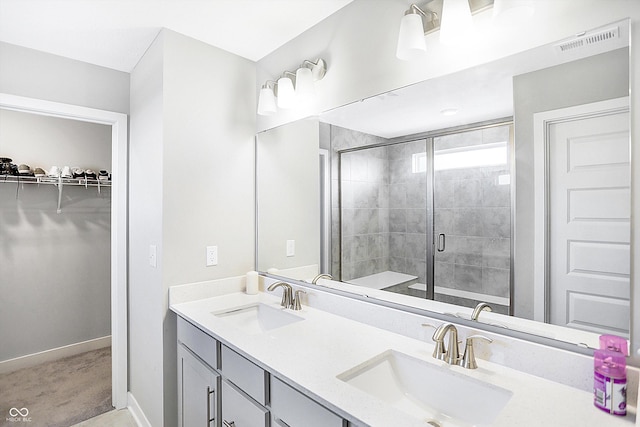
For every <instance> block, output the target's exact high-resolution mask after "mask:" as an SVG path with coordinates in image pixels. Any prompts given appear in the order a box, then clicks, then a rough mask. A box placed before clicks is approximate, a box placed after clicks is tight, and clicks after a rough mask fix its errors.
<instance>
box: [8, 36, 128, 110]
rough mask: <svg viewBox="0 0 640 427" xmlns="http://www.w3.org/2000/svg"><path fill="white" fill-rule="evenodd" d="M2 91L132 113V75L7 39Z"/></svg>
mask: <svg viewBox="0 0 640 427" xmlns="http://www.w3.org/2000/svg"><path fill="white" fill-rule="evenodd" d="M0 93H8V94H12V95H19V96H24V97H27V98H35V99H44V100H47V101H55V102H61V103H65V104H71V105H80V106H83V107H91V108H97V109H100V110H107V111H115V112H118V113H128V112H129V74H127V73H123V72H121V71H115V70H111V69H109V68H104V67H99V66H97V65H91V64H87V63H85V62H80V61H76V60H73V59H69V58H64V57H62V56H57V55H52V54H49V53H44V52H40V51H37V50H33V49H27V48H24V47H21V46H16V45H12V44H8V43H3V42H0Z"/></svg>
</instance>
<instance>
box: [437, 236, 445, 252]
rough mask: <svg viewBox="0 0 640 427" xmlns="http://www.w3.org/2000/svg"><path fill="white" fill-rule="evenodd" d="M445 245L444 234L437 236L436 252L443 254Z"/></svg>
mask: <svg viewBox="0 0 640 427" xmlns="http://www.w3.org/2000/svg"><path fill="white" fill-rule="evenodd" d="M446 245H447V237H446V236H445V235H444V233H440V234H438V247H437V250H438V252H444V249H445V247H446Z"/></svg>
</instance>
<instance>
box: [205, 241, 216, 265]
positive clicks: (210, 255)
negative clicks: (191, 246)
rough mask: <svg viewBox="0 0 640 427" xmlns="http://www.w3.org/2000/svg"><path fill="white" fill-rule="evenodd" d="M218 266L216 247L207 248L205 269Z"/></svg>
mask: <svg viewBox="0 0 640 427" xmlns="http://www.w3.org/2000/svg"><path fill="white" fill-rule="evenodd" d="M213 265H218V247H217V246H207V267H211V266H213Z"/></svg>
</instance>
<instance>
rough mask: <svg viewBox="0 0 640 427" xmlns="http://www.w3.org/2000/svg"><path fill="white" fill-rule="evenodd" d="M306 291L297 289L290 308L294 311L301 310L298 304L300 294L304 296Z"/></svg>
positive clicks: (300, 305)
mask: <svg viewBox="0 0 640 427" xmlns="http://www.w3.org/2000/svg"><path fill="white" fill-rule="evenodd" d="M306 293H307V291H303V290H302V289H298V290H297V291H296V292H295V294H294V296H293V302H292V304H291V305H292V307H291V308H293V309H294V310H302V304H300V298H301V297H300V294H306Z"/></svg>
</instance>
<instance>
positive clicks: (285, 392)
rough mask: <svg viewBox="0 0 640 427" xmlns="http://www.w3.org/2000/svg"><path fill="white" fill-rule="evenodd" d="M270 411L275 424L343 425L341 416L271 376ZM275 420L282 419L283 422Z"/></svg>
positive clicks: (301, 426) (302, 426) (294, 426)
mask: <svg viewBox="0 0 640 427" xmlns="http://www.w3.org/2000/svg"><path fill="white" fill-rule="evenodd" d="M271 412H272V413H273V417H274V420H276V423H275V424H276V425H278V424H280V425H287V426H289V427H333V426H335V427H342V425H343V424H342V418H341V417H339V416H338V415H336V414H334V413H333V412H331V411H329V410H328V409H327V408H325V407H324V406H322V405H320V404H319V403H317V402H315V401H314V400H311V399H310V398H308V397H307V396H305V395H304V394H302V393H300V392H299V391H298V390H295V389H293V388H291V387H290V386H288V385H287V384H285V383H283V382H282V381H280V380H279V379H277V378H276V377H271ZM277 420H282V421H284V424H283V423H279V422H278V421H277Z"/></svg>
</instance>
